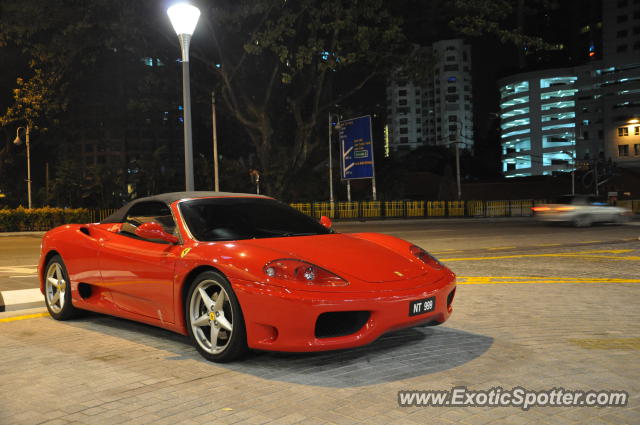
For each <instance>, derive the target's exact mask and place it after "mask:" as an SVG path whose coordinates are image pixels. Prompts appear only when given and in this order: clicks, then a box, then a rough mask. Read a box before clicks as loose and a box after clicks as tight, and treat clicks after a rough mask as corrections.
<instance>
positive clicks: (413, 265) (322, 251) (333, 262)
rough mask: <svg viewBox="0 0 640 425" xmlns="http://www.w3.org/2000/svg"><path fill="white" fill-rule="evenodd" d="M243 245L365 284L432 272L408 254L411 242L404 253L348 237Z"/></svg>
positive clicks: (302, 238)
mask: <svg viewBox="0 0 640 425" xmlns="http://www.w3.org/2000/svg"><path fill="white" fill-rule="evenodd" d="M241 243H242V245H245V246H255V247H260V248H263V249H268V250H272V251H277V252H274V255H275V256H274V258H273V259H274V260H275V259H277V258H295V259H300V260H304V261H308V262H310V263H313V264H315V265H317V266H320V267H322V268H324V269H326V270H328V271H330V272H333V273H335V274H337V275H339V276H342V277H344V278H345V279H347V280H349V277H355V278H356V279H359V280H363V281H366V282H392V281H398V280H406V279H411V278H415V277H417V276H420V275H423V274H425V273H426V272H428V271H430V270H431V269H430V268H428V267H427V266H426V265H425V264H424V263H423V262H422V261H420V260H419V259H417V258H415V257H413V256H412V255H411V254H410V253H409V244H408V243H407V244H406V248H405V249H406V254H405V253H403V252H402V250H400V252H398V250H392V249H389V248H386V247H385V246H383V245H380V244H378V243H375V242H372V241H369V240H365V239H362V238H358V237H355V236H350V235H348V234H329V235H315V236H295V237H286V238H269V239H252V240H245V241H242V242H241Z"/></svg>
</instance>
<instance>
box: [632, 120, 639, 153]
mask: <svg viewBox="0 0 640 425" xmlns="http://www.w3.org/2000/svg"><path fill="white" fill-rule="evenodd" d="M636 128H638V127H636ZM633 154H634V155H636V156H638V155H640V143H636V144H635V145H633Z"/></svg>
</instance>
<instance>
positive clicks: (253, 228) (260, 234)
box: [180, 198, 331, 241]
mask: <svg viewBox="0 0 640 425" xmlns="http://www.w3.org/2000/svg"><path fill="white" fill-rule="evenodd" d="M180 212H181V214H182V216H183V217H184V221H185V222H186V224H187V227H188V228H189V230H190V231H191V234H192V235H193V237H194V238H196V239H197V240H199V241H229V240H239V239H254V238H277V237H286V236H309V235H325V234H328V233H331V230H329V229H327V228H326V227H324V226H323V225H321V224H320V223H318V222H317V221H315V220H313V219H312V218H311V217H309V216H306V215H304V214H302V213H301V212H299V211H297V210H294V209H293V208H291V207H289V206H288V205H286V204H283V203H282V202H278V201H276V200H273V199H265V198H211V199H196V200H193V201H185V202H182V203H180Z"/></svg>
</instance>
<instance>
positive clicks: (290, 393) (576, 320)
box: [0, 234, 640, 425]
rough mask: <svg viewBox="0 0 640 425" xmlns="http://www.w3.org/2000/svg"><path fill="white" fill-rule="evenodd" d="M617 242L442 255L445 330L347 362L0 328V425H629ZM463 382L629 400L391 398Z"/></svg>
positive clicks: (116, 327)
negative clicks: (208, 355)
mask: <svg viewBox="0 0 640 425" xmlns="http://www.w3.org/2000/svg"><path fill="white" fill-rule="evenodd" d="M585 236H586V234H585ZM587 238H588V236H587ZM592 239H593V238H592ZM626 239H627V240H624V238H618V240H616V241H614V240H610V241H608V242H607V243H582V244H579V243H578V242H580V241H577V242H576V241H573V240H572V241H571V243H570V244H568V245H566V246H565V245H562V246H551V247H547V248H542V247H538V248H536V249H520V248H517V249H514V248H508V249H499V250H484V251H482V252H480V251H477V252H476V251H474V249H476V247H474V246H472V243H471V244H470V245H468V246H467V248H469V250H468V251H465V250H459V251H461V252H455V253H454V252H452V251H450V253H449V254H447V255H446V256H445V255H444V254H440V256H441V257H443V258H447V260H448V262H449V265H450V266H451V267H452V268H453V269H454V270H456V272H457V273H458V275H459V276H461V279H460V281H461V283H463V284H461V285H460V286H459V288H458V291H457V295H456V300H455V302H454V307H455V313H454V315H453V316H452V318H451V320H450V321H448V322H447V323H446V325H443V326H440V327H434V328H418V329H412V330H406V331H402V332H399V333H396V334H391V335H387V336H385V337H384V338H382V339H380V340H379V341H378V342H376V343H375V344H373V345H371V346H368V347H365V348H361V349H357V350H351V351H346V352H333V353H321V354H314V355H292V354H274V353H259V354H253V355H251V356H250V357H249V358H247V359H246V360H245V361H244V362H242V363H234V364H230V365H217V364H213V363H208V362H206V361H204V360H202V359H201V358H200V356H199V355H198V354H197V353H196V352H195V350H194V349H193V348H192V347H191V346H190V345H189V343H188V341H187V339H186V338H184V337H182V336H179V335H175V334H172V333H169V332H166V331H163V330H160V329H156V328H152V327H148V326H145V325H141V324H136V323H132V322H127V321H124V320H120V319H114V318H109V317H105V316H100V315H94V314H89V315H87V316H85V317H84V318H82V319H79V320H75V321H71V322H55V321H53V320H51V319H50V318H49V317H37V318H31V319H25V320H17V321H6V322H0V424H14V423H15V424H22V423H24V424H35V423H84V424H94V423H95V424H116V423H132V424H133V423H152V424H176V423H185V424H188V423H207V424H216V423H221V424H230V423H240V424H244V423H249V424H251V423H276V424H298V423H300V424H323V423H335V424H355V423H364V424H387V423H393V424H426V423H438V424H447V423H460V424H469V425H473V424H485V423H491V424H500V423H504V424H525V423H531V424H545V423H548V424H574V423H575V424H585V423H588V424H638V423H640V355H639V354H640V327H639V326H638V323H640V308H639V305H640V246H638V242H634V241H631V240H629V239H630V238H626ZM574 242H575V243H574ZM582 242H588V240H583V241H582ZM503 246H504V245H503ZM538 254H540V255H544V254H549V255H547V256H534V255H538ZM495 257H502V258H495ZM505 257H509V258H505ZM465 282H466V283H467V284H464V283H465ZM496 282H505V283H496ZM540 282H549V283H540ZM3 314H4V315H5V316H0V317H3V318H0V320H4V318H6V315H7V313H3ZM14 315H15V312H14ZM460 385H464V386H468V387H470V388H473V389H489V388H491V387H494V386H502V387H505V388H511V387H515V386H523V387H526V388H528V389H533V390H543V389H551V388H553V387H563V388H566V389H578V390H591V389H597V390H599V389H618V390H626V391H628V392H629V394H630V395H631V400H630V402H629V405H628V406H627V407H624V408H578V407H575V408H558V407H544V408H543V407H536V408H532V409H530V410H528V411H526V412H525V411H522V410H520V409H517V408H505V407H498V408H477V407H465V408H451V407H420V408H418V407H411V408H400V407H398V404H397V392H398V391H399V390H403V389H415V390H426V389H440V390H449V389H451V388H452V387H454V386H460ZM47 421H48V422H47Z"/></svg>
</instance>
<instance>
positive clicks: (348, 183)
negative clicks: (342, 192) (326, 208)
mask: <svg viewBox="0 0 640 425" xmlns="http://www.w3.org/2000/svg"><path fill="white" fill-rule="evenodd" d="M347 201H349V202H351V180H347Z"/></svg>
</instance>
